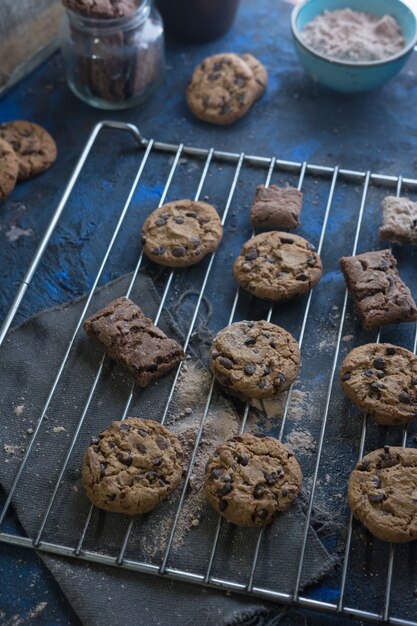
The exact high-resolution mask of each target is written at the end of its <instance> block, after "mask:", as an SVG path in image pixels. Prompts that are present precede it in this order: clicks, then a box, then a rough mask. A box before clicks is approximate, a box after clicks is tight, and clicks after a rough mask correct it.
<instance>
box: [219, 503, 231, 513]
mask: <svg viewBox="0 0 417 626" xmlns="http://www.w3.org/2000/svg"><path fill="white" fill-rule="evenodd" d="M228 504H229V503H228V502H227V500H220V502H219V509H220V511H225V510H226V509H227V506H228Z"/></svg>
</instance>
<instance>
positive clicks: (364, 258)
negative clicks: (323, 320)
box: [340, 250, 417, 330]
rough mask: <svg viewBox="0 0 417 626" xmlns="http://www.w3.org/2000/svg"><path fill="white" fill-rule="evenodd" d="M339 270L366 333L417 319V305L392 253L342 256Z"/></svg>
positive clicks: (383, 251) (381, 251)
mask: <svg viewBox="0 0 417 626" xmlns="http://www.w3.org/2000/svg"><path fill="white" fill-rule="evenodd" d="M340 267H341V269H342V272H343V274H344V277H345V280H346V284H347V288H348V290H349V292H350V295H351V296H352V298H353V300H354V302H355V305H356V309H357V311H358V313H359V316H360V318H361V321H362V325H363V327H364V328H365V329H366V330H372V329H374V328H378V326H380V325H382V324H391V323H398V322H413V321H415V320H417V307H416V304H415V302H414V300H413V298H412V296H411V293H410V290H409V288H408V287H407V286H406V285H405V284H404V283H403V281H402V280H401V278H400V275H399V273H398V270H397V261H396V259H395V257H393V255H392V254H391V252H390V251H389V250H379V251H377V252H365V253H364V254H358V255H357V256H348V257H342V258H341V259H340Z"/></svg>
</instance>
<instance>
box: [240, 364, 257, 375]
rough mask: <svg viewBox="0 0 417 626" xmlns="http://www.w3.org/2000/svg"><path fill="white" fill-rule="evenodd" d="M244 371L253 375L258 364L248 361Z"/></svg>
mask: <svg viewBox="0 0 417 626" xmlns="http://www.w3.org/2000/svg"><path fill="white" fill-rule="evenodd" d="M243 371H244V372H245V374H246V375H247V376H252V374H254V373H255V372H256V365H254V364H253V363H248V365H245V367H244V368H243Z"/></svg>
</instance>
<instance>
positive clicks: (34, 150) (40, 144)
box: [0, 120, 57, 180]
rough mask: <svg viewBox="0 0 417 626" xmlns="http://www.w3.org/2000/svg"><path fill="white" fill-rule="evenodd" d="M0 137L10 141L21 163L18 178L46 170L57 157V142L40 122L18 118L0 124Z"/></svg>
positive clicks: (29, 176)
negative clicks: (14, 120) (35, 122)
mask: <svg viewBox="0 0 417 626" xmlns="http://www.w3.org/2000/svg"><path fill="white" fill-rule="evenodd" d="M0 138H1V139H4V140H5V141H7V143H9V144H10V145H11V146H12V148H13V150H14V151H15V153H16V156H17V160H18V163H19V174H18V180H26V179H28V178H32V176H36V175H37V174H40V173H41V172H44V171H45V170H46V169H48V167H50V166H51V165H52V163H53V162H54V161H55V159H56V154H57V151H56V144H55V141H54V140H53V139H52V137H51V135H50V134H49V133H48V132H47V131H46V130H45V129H44V128H42V127H41V126H39V125H38V124H34V123H33V122H25V121H21V120H17V121H16V122H5V123H4V124H0Z"/></svg>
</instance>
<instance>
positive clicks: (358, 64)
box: [291, 0, 417, 68]
mask: <svg viewBox="0 0 417 626" xmlns="http://www.w3.org/2000/svg"><path fill="white" fill-rule="evenodd" d="M346 1H347V2H349V0H346ZM395 1H396V3H397V4H401V5H402V6H403V7H405V8H406V9H407V10H408V11H409V12H410V14H411V15H412V17H413V19H414V27H415V33H414V37H413V39H412V40H411V42H410V43H409V44H408V45H407V46H406V47H405V48H404V49H403V50H401V51H400V52H397V54H394V56H390V57H387V58H386V59H380V60H379V61H357V62H355V61H341V60H339V59H332V58H331V57H328V56H326V55H325V54H321V53H320V52H317V50H314V48H311V47H310V46H309V45H307V44H306V43H305V42H304V41H303V40H302V39H301V37H300V32H299V30H298V28H297V26H296V19H297V17H298V13H299V12H300V11H301V9H302V8H303V7H305V6H306V5H307V4H309V3H310V2H312V0H305V2H302V3H301V4H299V5H297V6H295V7H294V8H293V10H292V12H291V30H292V34H293V36H294V38H295V39H296V40H297V42H298V43H299V45H300V46H301V47H302V48H304V49H305V50H307V51H308V52H310V54H312V55H313V56H315V57H317V58H318V59H321V60H322V61H327V63H332V64H333V65H340V66H342V67H352V68H353V67H356V68H358V67H377V66H378V65H385V64H386V63H392V62H393V61H398V59H401V58H402V57H403V56H406V55H407V54H408V53H409V52H411V51H412V50H413V48H414V46H415V45H416V44H417V17H416V16H415V15H414V13H413V12H412V11H411V9H410V8H409V7H408V6H407V5H406V4H404V2H401V0H395ZM346 8H349V7H346ZM352 10H353V9H352ZM394 19H395V18H394Z"/></svg>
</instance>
